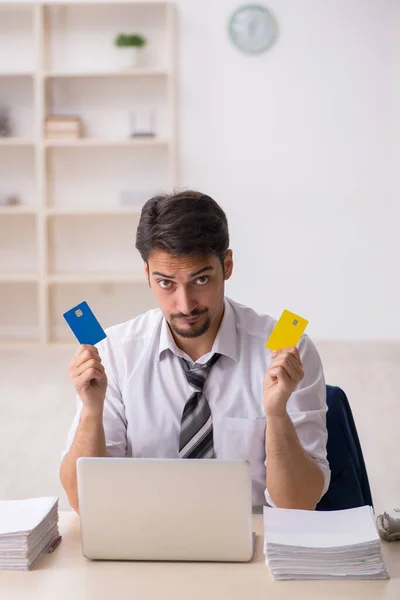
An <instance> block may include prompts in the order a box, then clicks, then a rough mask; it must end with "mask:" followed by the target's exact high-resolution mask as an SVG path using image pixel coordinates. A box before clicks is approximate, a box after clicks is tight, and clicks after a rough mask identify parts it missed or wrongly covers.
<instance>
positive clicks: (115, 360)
mask: <svg viewBox="0 0 400 600" xmlns="http://www.w3.org/2000/svg"><path fill="white" fill-rule="evenodd" d="M274 324H275V320H274V319H272V318H271V317H269V316H267V315H260V314H258V313H256V312H255V311H254V310H252V309H251V308H248V307H246V306H242V305H240V304H238V303H237V302H234V301H233V300H230V299H228V298H226V299H225V312H224V316H223V318H222V321H221V326H220V329H219V331H218V334H217V336H216V338H215V341H214V345H213V348H212V350H211V352H209V353H208V354H205V355H204V356H202V357H201V358H199V359H198V360H197V361H196V364H204V363H206V362H207V361H208V360H209V359H210V358H211V356H212V355H213V354H214V352H219V353H220V354H221V355H222V356H221V357H220V359H219V360H218V362H217V363H216V364H215V365H214V366H213V367H212V368H211V371H210V373H209V375H208V377H207V379H206V382H205V385H204V393H205V396H206V398H207V400H208V403H209V405H210V409H211V414H212V419H213V431H214V450H215V455H216V458H219V459H237V458H242V459H246V460H248V461H249V462H250V465H251V472H252V491H253V506H254V507H258V506H261V505H263V504H265V500H266V501H267V504H270V505H272V506H274V503H273V501H272V499H271V497H270V495H269V493H268V490H266V489H265V486H266V454H265V427H266V417H265V413H264V408H263V392H262V389H263V379H264V374H265V371H266V370H267V368H268V365H269V362H270V360H271V356H270V351H269V350H267V349H266V348H265V342H266V340H267V339H268V337H269V334H270V333H271V331H272V328H273V326H274ZM106 333H107V337H106V339H104V340H103V341H101V342H99V344H98V345H97V347H98V350H99V353H100V356H101V358H102V361H103V364H104V367H105V370H106V373H107V377H108V388H107V393H106V398H105V404H104V416H103V424H104V430H105V437H106V445H107V455H108V456H116V457H123V456H133V457H137V458H140V457H147V458H150V457H158V458H178V452H179V435H180V423H181V416H182V412H183V408H184V406H185V404H186V401H187V400H188V398H189V397H190V395H191V393H192V390H191V388H190V387H189V384H188V382H187V380H186V376H185V373H184V372H183V369H182V365H181V363H180V361H179V359H178V358H177V357H183V358H185V359H186V360H188V361H189V362H190V364H191V365H192V364H193V361H192V360H191V359H190V357H189V356H188V355H187V354H185V353H184V352H182V351H181V350H180V349H179V348H178V347H177V345H176V344H175V342H174V339H173V336H172V334H171V332H170V329H169V326H168V324H167V322H166V320H165V319H164V318H163V315H162V313H161V311H160V309H155V310H151V311H149V312H147V313H144V314H142V315H139V316H138V317H136V318H135V319H133V320H131V321H127V322H126V323H122V324H120V325H115V326H114V327H110V328H109V329H107V331H106ZM298 349H299V352H300V356H301V360H302V363H303V369H304V372H305V376H304V378H303V380H302V381H301V382H300V384H299V385H298V386H297V387H296V388H295V390H294V392H293V393H292V395H291V397H290V398H289V401H288V404H287V412H288V414H289V416H290V418H291V421H292V423H293V425H294V427H295V430H296V433H297V436H298V438H299V440H300V443H301V445H302V446H303V448H304V449H305V450H306V451H307V452H308V453H309V454H310V456H311V457H312V458H313V459H314V460H315V461H316V462H317V463H318V465H319V466H320V468H321V469H322V471H323V474H324V478H325V485H324V489H323V493H325V492H326V490H327V489H328V486H329V481H330V470H329V465H328V462H327V458H326V442H327V437H328V436H327V430H326V410H327V406H326V388H325V380H324V374H323V369H322V365H321V360H320V358H319V355H318V352H317V350H316V348H315V346H314V344H313V343H312V342H311V340H310V339H309V338H308V336H307V335H303V337H302V338H301V340H300V342H299V344H298ZM81 409H82V402H81V400H80V398H79V397H78V405H77V412H76V415H75V419H74V421H73V424H72V427H71V429H70V432H69V435H68V440H67V447H66V450H65V452H63V456H64V455H65V454H66V452H67V451H68V449H69V448H70V446H71V444H72V441H73V439H74V436H75V432H76V429H77V427H78V424H79V419H80V413H81Z"/></svg>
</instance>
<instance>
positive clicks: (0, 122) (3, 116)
mask: <svg viewBox="0 0 400 600" xmlns="http://www.w3.org/2000/svg"><path fill="white" fill-rule="evenodd" d="M10 136H11V125H10V116H9V114H8V110H7V109H6V108H4V107H3V108H0V138H5V137H10Z"/></svg>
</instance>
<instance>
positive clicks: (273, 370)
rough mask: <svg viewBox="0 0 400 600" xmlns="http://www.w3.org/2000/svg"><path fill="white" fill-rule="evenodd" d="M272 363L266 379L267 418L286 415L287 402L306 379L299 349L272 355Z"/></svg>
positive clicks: (265, 408) (265, 400) (285, 350)
mask: <svg viewBox="0 0 400 600" xmlns="http://www.w3.org/2000/svg"><path fill="white" fill-rule="evenodd" d="M271 356H272V359H273V360H272V361H271V364H270V366H269V368H268V370H267V372H266V373H265V377H264V410H265V414H266V416H282V415H285V414H286V405H287V402H288V400H289V398H290V396H291V394H292V392H293V390H294V388H295V387H296V386H297V385H298V384H299V383H300V381H301V380H302V379H303V377H304V371H303V365H302V363H301V359H300V354H299V351H298V350H297V348H285V349H284V350H278V351H276V352H272V353H271Z"/></svg>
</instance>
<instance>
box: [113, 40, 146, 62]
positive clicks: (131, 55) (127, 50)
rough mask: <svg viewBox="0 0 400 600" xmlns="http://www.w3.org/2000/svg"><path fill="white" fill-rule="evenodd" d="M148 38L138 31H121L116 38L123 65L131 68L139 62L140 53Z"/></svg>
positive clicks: (115, 41)
mask: <svg viewBox="0 0 400 600" xmlns="http://www.w3.org/2000/svg"><path fill="white" fill-rule="evenodd" d="M146 43H147V40H146V38H145V37H143V36H142V35H139V34H138V33H119V34H118V35H117V36H116V37H115V40H114V44H115V46H116V47H117V48H118V52H119V55H120V59H121V62H120V64H121V66H122V67H124V68H126V69H130V68H132V67H136V66H137V64H138V55H139V51H140V49H141V48H143V47H144V46H145V45H146Z"/></svg>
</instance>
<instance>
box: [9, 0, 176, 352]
mask: <svg viewBox="0 0 400 600" xmlns="http://www.w3.org/2000/svg"><path fill="white" fill-rule="evenodd" d="M175 20H176V19H175V7H174V5H173V3H171V2H158V1H151V0H148V1H145V0H142V1H139V2H136V1H133V2H130V1H127V0H123V1H122V2H116V3H115V2H112V0H109V2H104V1H101V2H96V3H91V2H87V3H85V2H79V1H78V2H77V1H76V0H74V1H71V2H65V1H62V2H58V3H57V2H40V3H35V4H28V3H27V4H23V3H21V4H19V3H18V4H13V3H12V2H8V3H7V2H0V108H1V107H2V106H4V107H7V108H8V109H9V114H10V121H11V127H12V135H11V137H6V138H2V137H0V197H1V196H2V195H3V196H4V195H5V196H9V195H17V197H18V198H19V199H20V204H18V205H7V206H0V344H2V343H6V344H9V343H17V344H21V343H22V344H26V343H29V344H32V343H33V344H35V343H37V344H39V343H40V344H51V343H64V342H67V343H68V342H70V341H73V336H72V334H71V333H70V331H69V329H68V327H67V325H66V324H65V323H64V319H63V317H62V314H63V312H65V311H66V310H68V309H69V308H71V307H72V306H73V305H74V304H77V303H79V302H81V301H82V300H87V301H88V302H89V304H90V305H91V306H92V308H93V310H94V312H95V314H96V316H97V317H98V318H99V320H100V321H101V323H102V325H103V326H104V327H107V326H109V325H112V324H114V323H117V322H121V321H123V320H126V319H128V318H132V317H133V316H135V315H136V314H139V313H140V312H142V311H144V310H147V309H149V308H152V307H153V306H154V300H153V297H152V294H151V293H150V290H149V288H148V284H147V282H146V280H145V278H144V274H143V268H142V264H141V261H140V258H139V257H138V254H137V252H136V250H135V247H134V243H135V234H136V227H137V223H138V219H139V215H140V210H141V205H142V203H141V201H140V200H142V201H143V202H144V201H145V199H147V198H148V197H150V196H151V195H153V194H155V193H157V192H159V191H164V190H170V189H171V188H173V187H175V186H176V185H177V184H178V159H177V156H178V154H177V102H176V29H175ZM121 32H126V33H130V32H135V33H136V32H137V33H141V34H142V35H144V36H145V37H146V38H147V39H148V40H149V44H148V45H147V46H146V48H145V50H144V52H143V56H142V63H141V64H139V65H138V66H137V67H135V68H128V69H121V67H120V66H119V60H118V49H117V48H115V47H114V44H113V40H114V37H115V35H117V34H118V33H121ZM10 48H11V49H12V53H10ZM148 109H151V110H152V111H153V114H154V115H155V130H156V133H155V135H154V137H132V136H131V135H130V134H131V130H130V127H131V113H132V111H133V112H135V113H136V114H140V113H141V112H143V111H146V110H148ZM57 114H59V115H63V114H67V115H77V116H80V117H81V119H82V122H83V124H84V135H83V137H82V138H79V139H46V137H45V130H44V122H45V118H46V116H48V115H57ZM127 193H128V194H136V197H137V198H138V201H137V203H136V204H135V203H134V204H132V205H128V206H127V205H125V204H124V203H122V201H121V198H122V196H123V195H124V194H125V196H126V194H127Z"/></svg>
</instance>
